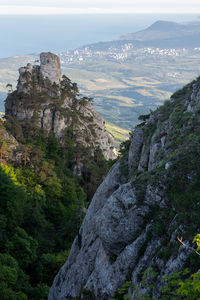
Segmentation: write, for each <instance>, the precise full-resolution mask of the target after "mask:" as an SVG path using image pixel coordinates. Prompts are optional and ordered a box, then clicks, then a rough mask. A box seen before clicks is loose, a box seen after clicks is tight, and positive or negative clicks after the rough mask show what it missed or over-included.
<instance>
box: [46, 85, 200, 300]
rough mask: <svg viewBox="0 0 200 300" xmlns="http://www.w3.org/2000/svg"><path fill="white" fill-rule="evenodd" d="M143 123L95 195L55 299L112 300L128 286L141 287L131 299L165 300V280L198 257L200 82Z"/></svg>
mask: <svg viewBox="0 0 200 300" xmlns="http://www.w3.org/2000/svg"><path fill="white" fill-rule="evenodd" d="M141 119H143V121H144V122H143V123H142V124H140V125H139V126H137V127H136V128H135V129H134V131H133V133H132V137H131V140H130V145H128V143H127V145H126V147H125V148H124V155H123V157H122V158H121V159H120V160H119V161H118V162H117V163H116V164H115V165H114V166H113V168H112V169H111V171H110V173H109V174H108V176H107V177H106V179H105V180H104V182H103V183H102V184H101V186H100V187H99V188H98V190H97V192H96V193H95V195H94V198H93V200H92V203H91V205H90V207H89V209H88V212H87V215H86V217H85V219H84V222H83V224H82V227H81V229H80V232H79V236H78V237H77V238H76V239H75V240H74V243H73V246H72V249H71V253H70V256H69V258H68V260H67V262H66V263H65V265H64V266H63V267H62V268H61V270H60V272H59V273H58V275H57V276H56V278H55V280H54V283H53V286H52V288H51V290H50V294H49V300H58V299H73V298H75V297H77V296H79V297H82V298H83V299H101V300H102V299H109V298H110V297H112V296H113V295H114V293H115V292H116V291H117V290H118V289H119V288H120V287H121V286H122V285H123V284H124V283H125V282H126V281H131V282H132V284H133V285H134V287H135V288H134V290H131V289H130V290H129V294H130V297H131V299H132V300H133V299H144V298H143V297H144V294H146V295H148V297H149V298H148V299H152V298H153V297H156V299H160V296H161V289H162V286H163V284H164V278H165V276H166V275H167V274H171V273H173V272H175V271H179V270H181V269H183V268H185V267H186V266H187V264H188V261H189V260H190V258H191V256H192V255H193V253H194V249H193V248H192V247H190V243H191V242H192V239H193V237H194V235H195V234H196V233H198V228H200V209H199V199H200V184H199V183H200V151H199V150H200V140H199V134H200V79H197V80H196V81H194V82H192V83H191V84H189V85H188V86H186V87H184V88H183V89H182V90H180V91H178V92H176V93H175V94H174V95H173V96H172V97H171V99H170V100H169V101H167V102H166V103H165V104H164V105H163V106H161V107H160V108H158V109H157V110H156V111H155V112H152V113H151V114H150V115H149V116H141ZM177 236H182V237H183V240H184V242H185V244H186V245H185V246H183V245H181V244H180V243H179V242H178V241H177ZM191 261H192V260H190V266H191V265H192V262H191ZM196 267H197V268H198V265H197V266H196ZM192 268H193V269H194V268H195V263H193V265H192ZM144 280H145V281H144ZM144 282H145V284H144ZM85 295H89V296H88V297H89V298H87V297H86V296H85ZM84 297H86V298H84ZM92 297H93V298H92ZM120 299H121V298H120ZM145 299H146V298H145ZM165 299H166V298H165Z"/></svg>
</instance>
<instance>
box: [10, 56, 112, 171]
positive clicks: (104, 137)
mask: <svg viewBox="0 0 200 300" xmlns="http://www.w3.org/2000/svg"><path fill="white" fill-rule="evenodd" d="M40 62H41V64H40V66H39V65H34V66H32V65H31V64H27V66H26V67H22V68H20V69H19V80H18V85H17V90H16V91H14V92H13V93H11V94H9V95H8V97H7V99H6V104H5V110H6V116H9V117H11V118H13V119H14V120H17V121H18V123H19V124H20V126H22V129H23V134H24V136H25V137H27V136H29V137H31V136H32V137H33V136H35V134H36V132H40V133H42V134H44V135H46V136H47V135H48V134H49V133H50V132H54V133H55V136H56V137H57V138H59V139H60V140H61V142H64V136H65V133H66V129H67V128H69V127H70V128H71V129H72V132H73V141H74V144H75V146H77V145H81V146H83V147H84V148H86V149H89V150H90V152H91V155H94V152H95V151H97V150H98V149H100V150H102V153H103V155H104V157H105V158H106V159H107V160H108V159H113V158H115V156H116V155H115V152H114V148H113V138H112V136H111V135H110V134H109V133H108V132H107V131H106V129H105V122H104V120H103V119H102V118H101V117H100V116H99V115H98V113H97V112H96V110H95V109H94V107H93V106H92V105H91V103H90V99H89V98H87V97H82V98H81V97H80V95H79V91H78V88H77V85H76V84H75V83H72V82H71V81H70V79H69V78H67V77H66V76H62V77H61V70H60V60H59V57H58V56H56V55H55V54H52V53H49V52H48V53H41V55H40ZM80 161H81V160H79V167H77V169H80V168H81V162H80ZM77 164H78V163H77ZM79 171H80V170H79ZM79 171H77V172H79Z"/></svg>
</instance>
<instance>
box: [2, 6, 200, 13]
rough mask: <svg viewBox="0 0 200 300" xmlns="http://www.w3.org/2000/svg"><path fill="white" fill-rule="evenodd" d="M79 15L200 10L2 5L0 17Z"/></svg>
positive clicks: (197, 9)
mask: <svg viewBox="0 0 200 300" xmlns="http://www.w3.org/2000/svg"><path fill="white" fill-rule="evenodd" d="M69 14H70V15H73V14H74V15H75V14H76V15H78V14H176V15H179V14H186V15H191V14H192V15H198V14H200V8H189V9H187V8H182V9H180V7H179V8H170V9H165V10H164V9H160V8H145V9H144V8H137V9H136V8H114V9H112V8H93V7H89V8H67V7H50V6H27V5H26V6H15V5H0V15H69Z"/></svg>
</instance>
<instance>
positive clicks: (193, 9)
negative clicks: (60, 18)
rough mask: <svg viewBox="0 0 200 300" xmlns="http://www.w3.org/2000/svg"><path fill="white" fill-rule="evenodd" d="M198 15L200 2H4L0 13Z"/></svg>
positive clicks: (105, 0)
mask: <svg viewBox="0 0 200 300" xmlns="http://www.w3.org/2000/svg"><path fill="white" fill-rule="evenodd" d="M67 13H71V14H73V13H92V14H94V13H176V14H177V13H182V14H183V13H194V14H200V1H199V0H0V14H24V15H27V14H35V15H37V14H67Z"/></svg>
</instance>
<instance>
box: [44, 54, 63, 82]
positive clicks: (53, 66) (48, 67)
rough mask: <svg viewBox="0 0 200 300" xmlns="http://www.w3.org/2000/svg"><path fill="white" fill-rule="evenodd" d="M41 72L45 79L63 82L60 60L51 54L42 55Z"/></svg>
mask: <svg viewBox="0 0 200 300" xmlns="http://www.w3.org/2000/svg"><path fill="white" fill-rule="evenodd" d="M40 72H41V74H42V76H43V77H44V78H46V77H48V78H49V79H50V80H51V81H52V82H54V81H55V82H56V83H59V82H60V80H61V69H60V58H59V57H58V56H57V55H55V54H53V53H51V52H42V53H41V54H40Z"/></svg>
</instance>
